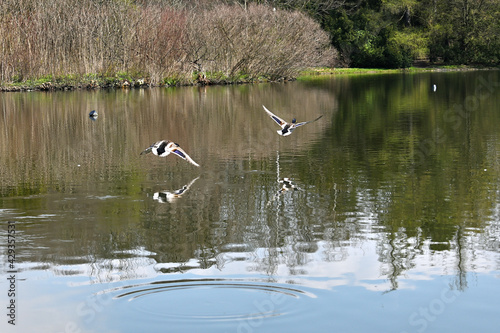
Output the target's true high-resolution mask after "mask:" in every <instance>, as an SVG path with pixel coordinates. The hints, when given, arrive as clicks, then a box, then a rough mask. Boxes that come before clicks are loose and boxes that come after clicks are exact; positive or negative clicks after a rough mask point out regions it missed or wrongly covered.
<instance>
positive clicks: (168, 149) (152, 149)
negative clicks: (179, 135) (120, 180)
mask: <svg viewBox="0 0 500 333" xmlns="http://www.w3.org/2000/svg"><path fill="white" fill-rule="evenodd" d="M149 153H153V154H155V155H156V156H160V157H165V156H168V155H170V153H174V154H175V155H177V156H179V157H180V158H182V159H184V160H186V161H188V162H189V163H191V164H193V165H196V166H197V167H199V166H200V165H199V164H198V163H196V162H195V161H193V159H192V158H191V157H189V155H188V154H186V152H185V151H184V150H182V148H181V147H179V145H178V144H177V143H175V142H173V141H168V140H162V141H158V142H155V143H153V144H152V145H151V146H149V147H148V148H146V149H145V150H144V151H143V152H142V153H141V155H143V154H149Z"/></svg>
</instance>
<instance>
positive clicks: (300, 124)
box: [295, 115, 323, 127]
mask: <svg viewBox="0 0 500 333" xmlns="http://www.w3.org/2000/svg"><path fill="white" fill-rule="evenodd" d="M321 117H323V115H321V116H319V117H318V118H316V119H314V120H309V121H303V122H301V123H297V124H295V127H299V126H302V125H305V124H309V123H313V122H315V121H316V120H318V119H319V118H321Z"/></svg>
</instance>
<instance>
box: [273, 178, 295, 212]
mask: <svg viewBox="0 0 500 333" xmlns="http://www.w3.org/2000/svg"><path fill="white" fill-rule="evenodd" d="M278 183H279V184H280V185H281V188H280V189H279V190H278V191H277V192H276V194H275V195H274V196H273V198H272V199H271V200H269V202H268V203H267V204H268V205H270V204H271V203H272V202H273V201H275V200H277V199H278V198H279V197H280V195H283V194H284V193H286V192H295V191H299V190H300V188H298V187H297V185H295V184H294V183H293V181H292V180H291V179H290V178H287V177H285V178H283V179H281V180H278Z"/></svg>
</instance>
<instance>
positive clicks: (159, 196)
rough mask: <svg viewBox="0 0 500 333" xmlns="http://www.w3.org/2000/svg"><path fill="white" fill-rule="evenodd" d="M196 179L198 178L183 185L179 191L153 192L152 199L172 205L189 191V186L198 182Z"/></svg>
mask: <svg viewBox="0 0 500 333" xmlns="http://www.w3.org/2000/svg"><path fill="white" fill-rule="evenodd" d="M198 178H200V177H196V178H195V179H193V180H192V181H191V182H190V183H189V184H187V185H184V186H183V187H181V188H180V189H178V190H175V191H173V192H170V191H162V192H155V193H154V194H153V199H154V200H156V201H158V202H161V203H165V202H166V201H168V202H170V203H172V202H174V201H175V200H176V199H179V198H180V197H181V196H182V195H183V194H184V193H186V192H187V190H189V188H190V187H191V185H193V184H194V182H195V181H196V180H198Z"/></svg>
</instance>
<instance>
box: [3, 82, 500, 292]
mask: <svg viewBox="0 0 500 333" xmlns="http://www.w3.org/2000/svg"><path fill="white" fill-rule="evenodd" d="M389 79H390V78H388V79H387V80H389ZM398 79H401V78H399V77H398ZM384 80H385V79H381V80H375V83H370V84H368V86H369V87H364V85H366V84H367V81H370V80H366V81H364V80H362V79H359V80H347V79H339V80H337V81H334V83H332V84H331V85H330V86H327V88H324V87H323V88H320V89H316V88H314V84H316V83H314V82H313V83H310V86H309V85H307V87H308V89H310V91H306V92H302V93H297V94H294V93H293V90H294V89H295V88H294V85H293V84H287V85H270V86H266V89H262V88H259V86H253V87H247V86H244V87H243V86H241V87H231V88H230V89H227V88H222V87H213V89H212V88H210V87H208V88H207V87H205V88H200V89H198V88H193V89H191V88H189V89H186V90H167V91H166V93H165V92H164V91H161V90H154V89H153V90H145V91H129V92H113V93H110V94H106V93H102V92H97V93H92V94H83V95H82V96H80V95H79V94H80V93H77V92H75V93H68V95H65V97H64V98H63V99H62V100H58V99H56V98H55V97H54V96H55V95H51V94H38V93H37V94H33V95H23V96H20V97H18V98H19V99H15V98H13V99H10V97H9V96H14V95H7V97H6V100H5V103H6V105H8V107H7V108H6V110H7V111H6V112H4V113H3V114H2V115H0V117H1V118H2V120H4V124H5V125H4V126H3V127H2V128H0V138H1V139H2V140H1V141H0V152H1V154H0V155H1V156H8V157H9V158H8V159H2V160H1V163H2V168H1V170H2V173H1V175H0V177H1V179H0V180H2V182H3V181H4V180H5V183H4V184H5V186H3V187H2V193H3V194H5V196H8V195H10V194H12V195H24V194H29V193H36V194H40V198H33V199H31V200H32V201H29V202H30V205H32V206H33V207H35V208H37V209H38V208H39V207H46V208H47V209H50V210H54V211H57V210H58V209H60V210H64V211H65V214H69V213H67V212H68V211H75V214H78V212H88V216H85V217H84V220H85V221H84V222H82V223H68V222H64V223H63V222H61V221H55V223H52V224H49V223H45V224H42V225H39V226H36V227H33V228H32V229H30V230H28V231H27V232H31V233H33V234H36V233H37V232H41V235H43V236H44V237H45V238H46V239H45V238H43V237H42V238H41V239H35V240H34V244H36V245H39V246H40V247H46V248H47V250H44V249H41V250H40V251H39V253H36V254H35V253H33V254H32V257H33V258H35V259H39V260H38V262H56V263H70V261H67V260H66V259H65V258H83V259H82V261H79V262H85V261H86V260H87V259H86V258H92V260H91V262H92V265H93V267H94V269H95V270H96V272H97V271H99V270H104V271H105V270H106V269H109V270H112V269H114V268H113V267H123V270H124V273H130V274H132V273H133V271H134V270H135V269H136V268H137V265H140V261H134V260H133V259H134V258H135V256H134V255H131V254H130V253H128V252H126V251H128V250H131V249H138V248H144V249H145V250H147V251H149V252H150V253H148V254H146V255H142V256H145V257H146V258H148V259H151V260H154V262H156V263H179V264H180V265H179V266H176V267H175V268H173V270H174V271H175V270H176V271H187V270H189V269H193V268H207V267H214V266H215V267H217V268H219V269H223V268H224V267H225V266H226V265H229V263H230V262H231V261H234V260H244V261H245V262H246V263H248V265H247V266H248V267H249V269H253V270H255V271H256V272H259V273H265V274H268V275H273V274H276V272H277V269H278V267H283V265H284V266H285V267H286V268H287V269H288V273H290V274H291V275H293V274H307V269H308V265H309V264H310V263H311V261H313V260H321V261H325V262H331V261H338V262H342V261H345V260H346V259H347V258H348V256H349V250H350V249H351V248H353V247H354V248H355V247H361V246H362V245H363V243H365V242H367V241H376V242H377V255H378V256H379V261H380V269H381V272H382V274H383V275H384V276H386V277H387V278H388V279H389V280H390V282H391V284H392V288H394V289H396V288H398V279H399V277H401V276H403V275H404V274H405V273H406V272H408V271H409V270H412V269H415V268H418V265H419V260H420V259H421V258H422V257H427V258H430V259H432V260H435V261H436V265H442V266H444V267H446V268H450V272H449V273H450V274H453V273H454V274H456V275H457V286H458V287H459V288H462V289H463V288H466V286H467V281H466V273H467V272H470V271H474V270H475V269H476V267H475V265H476V261H477V260H481V256H482V255H483V253H484V252H492V253H495V254H497V253H498V248H499V246H498V239H500V231H499V227H498V225H499V224H498V220H499V218H498V217H499V215H500V214H499V213H498V210H499V209H498V202H499V201H500V200H499V198H498V194H499V193H500V191H499V188H498V185H497V184H498V179H497V176H496V175H498V174H499V172H500V169H499V167H498V165H499V164H498V160H499V159H498V153H497V151H500V146H499V145H498V138H497V135H496V132H497V127H498V126H497V124H498V121H497V120H496V119H497V118H496V117H497V116H495V115H493V116H492V118H489V119H490V121H485V120H481V119H476V118H475V117H479V116H478V113H474V114H470V115H469V118H467V122H463V123H461V124H459V125H460V126H458V127H459V128H458V129H459V130H460V131H462V132H463V131H465V132H466V133H467V135H465V136H464V135H463V134H457V133H458V132H460V131H457V130H455V131H454V130H453V128H452V127H451V125H454V123H453V124H447V123H446V122H443V121H442V120H440V119H439V117H438V116H437V114H438V110H436V109H435V106H434V104H433V103H431V101H430V99H429V97H428V96H427V95H426V94H424V93H423V91H424V89H428V84H429V82H427V81H428V80H427V81H426V80H420V81H419V80H416V79H414V77H413V78H412V77H410V76H407V77H405V78H404V79H401V80H403V81H404V82H398V81H397V80H396V82H389V83H387V84H385V83H384V84H382V83H383V82H382V81H384ZM389 81H390V80H389ZM370 82H371V81H370ZM381 82H382V83H381ZM443 86H444V85H443ZM409 87H411V88H412V89H409ZM472 88H473V87H472ZM472 88H470V89H472ZM250 91H251V93H250ZM472 91H473V90H472ZM462 93H463V92H462ZM101 94H103V95H104V97H99V98H97V97H96V96H97V95H101ZM450 94H451V95H453V94H455V92H450ZM451 95H450V96H449V98H450V99H451V100H453V96H451ZM338 96H344V97H345V99H340V97H338ZM422 96H423V97H422ZM461 96H463V94H462V95H461ZM25 98H26V99H27V100H23V99H25ZM30 98H31V99H33V100H30ZM96 101H98V102H99V103H100V104H99V105H97V106H96V105H95V103H96ZM268 101H273V102H274V103H275V104H276V105H278V106H279V105H280V104H281V105H284V106H283V107H282V108H283V110H289V109H288V106H290V107H292V106H293V108H292V110H290V112H291V113H293V115H294V116H296V117H297V118H304V119H307V118H310V115H309V114H308V113H307V112H306V110H303V108H301V107H300V105H309V106H310V109H314V110H320V109H323V110H324V108H325V105H329V106H331V108H337V111H336V113H333V114H330V115H329V116H328V117H323V118H327V119H325V120H326V121H325V123H324V128H325V129H321V127H320V126H319V127H318V128H315V127H312V128H311V132H310V133H311V135H312V136H313V138H314V140H311V142H310V143H307V145H305V146H298V147H297V146H295V144H297V141H286V142H281V143H280V145H281V146H279V148H280V152H282V155H281V156H280V157H279V166H278V168H277V163H276V160H275V158H276V155H275V153H276V146H277V142H278V141H277V140H278V138H277V135H276V133H275V132H274V127H272V124H269V120H268V118H267V117H266V115H265V114H263V111H262V110H261V104H262V103H265V104H266V105H268V104H269V105H272V103H268ZM387 101H392V102H391V103H395V104H398V105H411V106H412V108H401V109H398V108H394V109H392V108H389V109H388V108H387ZM363 103H369V104H368V106H366V105H364V104H363ZM24 104H28V105H29V107H28V108H27V110H23V111H22V112H14V111H12V110H18V109H22V108H23V105H24ZM47 105H48V106H50V107H52V108H53V109H54V110H56V111H55V112H54V113H53V112H50V111H49V110H48V109H47V107H48V106H47ZM42 106H43V107H42ZM285 106H286V107H285ZM278 108H279V107H278ZM91 109H97V110H98V111H99V114H100V116H99V118H98V120H96V121H90V120H89V119H88V111H89V110H91ZM486 109H487V108H486V107H485V110H486ZM57 110H59V111H57ZM144 110H148V111H147V112H146V111H144ZM485 112H486V111H485ZM488 116H489V115H488ZM328 118H329V120H328ZM436 122H437V123H439V125H440V126H441V128H442V129H443V131H444V132H445V133H446V138H447V139H449V140H443V142H440V145H439V146H436V147H433V150H432V154H430V155H429V156H428V158H427V159H425V160H424V161H419V160H418V158H417V157H418V156H417V155H416V153H415V151H416V150H418V145H419V143H420V142H421V140H423V139H425V138H426V137H428V136H429V135H432V129H433V128H435V127H434V126H435V123H436ZM318 123H319V122H318ZM401 123H402V124H403V126H400V125H401ZM240 124H247V125H248V126H243V127H241V126H239V125H240ZM38 125H40V126H38ZM266 130H268V131H269V133H271V134H272V136H269V137H267V136H265V135H264V136H259V135H257V133H266ZM462 132H460V133H462ZM165 133H168V136H169V137H165ZM298 134H299V133H298ZM170 137H171V138H178V140H177V139H176V140H177V141H180V142H179V143H180V144H181V145H182V146H184V143H186V145H187V147H186V149H188V148H189V151H190V152H193V153H192V154H193V156H198V157H199V159H200V164H202V165H203V162H204V161H205V162H208V161H211V160H215V161H216V162H214V164H212V165H207V166H205V168H203V170H202V171H201V175H200V178H199V179H198V180H197V181H196V183H194V184H193V186H192V187H191V188H190V190H189V191H188V192H187V193H186V195H184V196H183V197H182V198H181V199H180V200H179V202H177V203H176V204H175V205H170V204H158V202H156V201H154V200H153V199H152V196H153V193H155V192H157V191H158V190H164V189H165V187H164V186H163V184H162V185H161V186H160V185H157V183H158V182H160V181H163V182H165V183H167V184H168V188H180V187H182V186H183V185H185V184H186V183H187V182H189V181H190V180H192V179H194V178H195V177H197V176H198V174H195V173H194V172H192V171H190V170H186V169H183V168H182V166H180V165H178V164H174V163H170V164H168V162H166V161H165V160H158V161H157V160H155V161H153V162H151V160H144V159H143V160H140V159H139V156H138V154H139V152H140V151H141V149H142V148H143V146H144V144H146V145H147V144H149V143H150V142H153V141H154V140H157V139H163V138H170ZM462 137H464V138H465V139H462ZM485 137H487V139H485ZM296 139H297V136H295V137H291V140H296ZM287 145H288V146H287ZM458 157H460V161H461V162H462V163H463V165H457V160H458ZM81 161H83V162H81ZM152 163H156V164H155V165H156V166H159V165H161V167H155V168H152V167H150V164H152ZM160 163H162V164H160ZM77 164H80V167H76V166H75V165H77ZM164 165H168V168H167V167H164ZM485 170H486V171H485ZM277 171H279V173H280V174H279V176H278V177H276V173H277ZM197 172H198V171H197ZM179 174H182V175H183V176H185V178H183V177H179ZM284 177H289V178H291V179H293V180H294V182H295V183H296V184H297V187H298V188H300V190H298V191H284V192H283V193H280V194H279V195H278V196H276V193H277V192H278V190H279V189H280V186H281V185H280V184H279V183H278V181H279V180H280V179H283V178H284ZM151 184H153V185H151ZM79 191H81V193H89V192H92V191H96V192H99V194H102V195H103V196H105V195H108V194H110V193H112V194H113V195H116V196H117V198H115V199H106V200H97V199H92V198H88V197H86V196H85V195H84V194H82V195H81V196H80V195H79V194H78V193H80V192H79ZM49 192H55V193H59V194H61V196H62V197H63V196H64V194H71V196H72V197H73V198H75V199H77V200H75V202H67V203H64V204H60V203H57V201H51V200H50V199H46V198H44V197H43V194H45V193H49ZM148 195H149V196H148ZM120 196H122V197H120ZM273 198H274V200H273ZM59 199H61V198H59ZM35 201H36V202H35ZM89 202H92V203H91V204H90V203H89ZM269 203H270V204H269ZM26 205H28V204H26ZM33 207H31V208H33ZM31 208H30V207H28V206H26V210H29V209H31ZM65 216H68V215H65ZM75 217H76V216H75ZM61 226H62V227H61ZM52 236H53V237H52ZM49 238H51V239H52V238H54V239H61V240H68V239H69V240H71V242H68V243H61V244H57V246H55V245H54V244H53V243H52V242H50V241H49ZM228 244H232V246H230V247H228ZM54 253H55V254H54ZM49 254H52V255H49ZM313 256H314V258H313ZM445 256H446V257H447V258H449V257H452V258H456V260H457V261H456V262H455V263H450V261H449V260H447V259H446V258H444V257H445ZM419 258H420V259H419ZM113 260H115V261H113ZM127 260H129V261H130V263H125V261H127ZM193 261H194V262H195V264H193ZM115 263H117V264H116V265H115ZM497 268H498V267H497ZM163 270H165V268H163Z"/></svg>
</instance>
